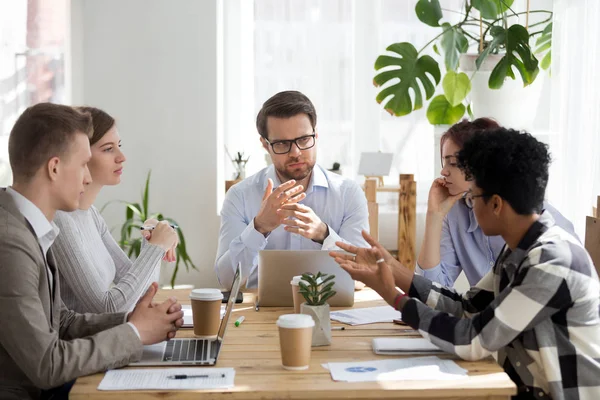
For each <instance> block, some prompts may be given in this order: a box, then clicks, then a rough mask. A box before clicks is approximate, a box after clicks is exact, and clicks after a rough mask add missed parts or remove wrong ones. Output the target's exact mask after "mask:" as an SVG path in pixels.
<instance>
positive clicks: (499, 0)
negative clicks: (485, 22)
mask: <svg viewBox="0 0 600 400" xmlns="http://www.w3.org/2000/svg"><path fill="white" fill-rule="evenodd" d="M514 1H515V0H472V1H471V5H472V6H473V8H476V9H477V10H479V12H480V13H481V16H482V17H483V18H485V19H496V18H497V17H498V15H499V14H502V13H503V12H505V11H507V10H509V9H510V6H512V4H513V3H514Z"/></svg>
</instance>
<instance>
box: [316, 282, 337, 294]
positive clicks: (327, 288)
mask: <svg viewBox="0 0 600 400" xmlns="http://www.w3.org/2000/svg"><path fill="white" fill-rule="evenodd" d="M333 285H335V282H329V283H328V284H327V285H326V286H325V287H323V289H321V290H320V291H319V294H324V293H327V292H328V291H330V290H331V288H332V287H333Z"/></svg>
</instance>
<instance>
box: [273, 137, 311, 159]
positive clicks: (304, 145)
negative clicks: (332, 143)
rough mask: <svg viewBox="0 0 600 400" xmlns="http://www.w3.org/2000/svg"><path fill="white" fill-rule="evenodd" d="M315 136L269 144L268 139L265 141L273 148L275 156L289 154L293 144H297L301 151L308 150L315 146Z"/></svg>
mask: <svg viewBox="0 0 600 400" xmlns="http://www.w3.org/2000/svg"><path fill="white" fill-rule="evenodd" d="M315 136H317V135H316V134H314V133H313V134H312V135H306V136H300V137H299V138H296V139H294V140H277V141H275V142H269V140H268V139H265V141H266V142H267V143H269V145H271V148H272V149H273V153H275V154H287V153H289V152H290V151H291V150H292V143H295V144H296V146H297V147H298V149H299V150H308V149H310V148H311V147H313V146H314V145H315V142H316V140H315Z"/></svg>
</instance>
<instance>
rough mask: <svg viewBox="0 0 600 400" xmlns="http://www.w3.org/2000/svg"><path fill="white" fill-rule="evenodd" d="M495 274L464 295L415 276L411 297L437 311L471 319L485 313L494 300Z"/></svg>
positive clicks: (489, 275) (488, 274)
mask: <svg viewBox="0 0 600 400" xmlns="http://www.w3.org/2000/svg"><path fill="white" fill-rule="evenodd" d="M493 283H494V272H493V270H492V271H490V272H489V273H487V274H486V275H485V276H484V277H483V278H482V279H481V281H479V283H477V285H475V286H473V287H472V288H471V289H470V290H469V291H468V292H466V293H465V294H464V295H461V294H459V293H457V292H456V291H455V290H454V289H450V288H447V287H445V286H442V285H441V284H439V283H437V282H433V281H430V280H429V279H427V278H425V277H423V276H419V275H415V276H414V278H413V282H412V285H411V287H410V290H409V293H408V294H409V296H410V297H412V298H415V299H418V300H419V301H421V302H423V303H425V304H427V305H428V306H429V307H431V308H433V309H434V310H437V311H443V312H446V313H448V314H452V315H454V316H456V317H467V318H470V317H471V316H472V315H473V314H477V313H479V312H481V311H483V310H484V309H485V308H486V307H487V306H488V305H489V304H490V303H491V302H492V301H493V300H494V291H493Z"/></svg>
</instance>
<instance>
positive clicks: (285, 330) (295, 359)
mask: <svg viewBox="0 0 600 400" xmlns="http://www.w3.org/2000/svg"><path fill="white" fill-rule="evenodd" d="M277 326H278V327H279V346H280V349H281V364H282V365H283V368H284V369H288V370H292V371H301V370H305V369H308V365H309V363H310V350H311V345H312V331H313V327H314V326H315V321H314V320H313V319H312V317H311V316H310V315H306V314H285V315H282V316H280V317H279V319H277Z"/></svg>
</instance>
